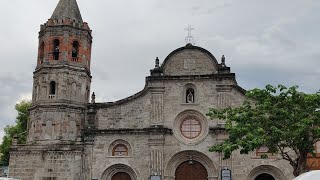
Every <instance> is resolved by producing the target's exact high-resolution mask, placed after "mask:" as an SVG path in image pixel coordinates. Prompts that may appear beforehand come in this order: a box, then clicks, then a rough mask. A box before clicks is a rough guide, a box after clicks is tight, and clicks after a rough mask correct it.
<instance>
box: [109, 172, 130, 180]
mask: <svg viewBox="0 0 320 180" xmlns="http://www.w3.org/2000/svg"><path fill="white" fill-rule="evenodd" d="M111 180H131V177H130V175H129V174H127V173H125V172H118V173H116V174H115V175H113V176H112V178H111Z"/></svg>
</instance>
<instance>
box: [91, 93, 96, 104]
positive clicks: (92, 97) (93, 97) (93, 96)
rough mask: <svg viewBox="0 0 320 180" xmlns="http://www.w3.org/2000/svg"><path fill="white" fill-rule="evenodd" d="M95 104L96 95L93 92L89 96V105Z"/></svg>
mask: <svg viewBox="0 0 320 180" xmlns="http://www.w3.org/2000/svg"><path fill="white" fill-rule="evenodd" d="M95 102H96V95H95V94H94V92H93V93H92V95H91V103H95Z"/></svg>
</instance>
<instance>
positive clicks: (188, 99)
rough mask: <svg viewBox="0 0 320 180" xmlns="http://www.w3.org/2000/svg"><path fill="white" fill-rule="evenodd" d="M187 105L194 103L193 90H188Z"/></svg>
mask: <svg viewBox="0 0 320 180" xmlns="http://www.w3.org/2000/svg"><path fill="white" fill-rule="evenodd" d="M186 99H187V103H194V90H193V89H192V88H189V89H188V90H187V97H186Z"/></svg>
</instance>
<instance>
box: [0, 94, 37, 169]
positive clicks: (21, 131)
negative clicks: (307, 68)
mask: <svg viewBox="0 0 320 180" xmlns="http://www.w3.org/2000/svg"><path fill="white" fill-rule="evenodd" d="M30 105H31V102H30V101H26V100H23V101H21V102H19V103H18V104H16V106H15V109H16V110H17V112H18V115H17V117H16V124H15V125H12V126H6V127H5V129H4V131H5V135H4V137H3V139H2V140H3V141H2V144H0V152H1V156H0V166H7V165H8V164H9V150H10V147H11V144H12V139H13V138H14V137H15V136H16V137H18V143H19V144H25V143H26V138H27V133H26V131H27V125H28V120H29V111H28V109H29V107H30Z"/></svg>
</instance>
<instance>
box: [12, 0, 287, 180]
mask: <svg viewBox="0 0 320 180" xmlns="http://www.w3.org/2000/svg"><path fill="white" fill-rule="evenodd" d="M69 3H71V4H69ZM75 6H76V1H75V0H73V1H64V0H61V1H60V3H59V5H58V7H57V9H56V11H55V13H54V15H53V17H58V16H59V17H58V18H53V19H50V20H49V21H48V22H47V23H46V24H44V25H42V26H41V30H40V33H39V58H38V60H37V61H38V63H37V67H36V70H35V72H34V85H33V96H32V97H33V98H32V107H31V109H30V121H29V124H28V144H27V145H14V146H13V147H12V149H11V152H10V155H11V158H10V176H13V177H16V178H20V179H23V180H30V179H35V180H49V179H50V180H92V179H99V180H110V179H111V178H112V176H113V175H114V174H116V173H118V172H124V173H127V174H128V175H129V176H130V177H131V179H133V180H148V179H150V176H159V177H161V179H164V180H173V179H175V172H176V169H177V168H178V166H179V165H180V164H182V163H183V162H186V161H188V162H190V165H192V163H194V162H195V163H201V165H203V167H204V168H205V169H206V171H207V174H208V179H211V180H213V179H214V180H218V179H220V178H219V177H220V172H221V170H222V169H223V168H225V167H227V168H229V169H230V170H231V173H232V179H234V180H254V179H255V178H256V177H257V176H258V175H259V174H262V173H268V174H270V175H272V176H273V177H274V178H275V179H277V180H289V179H291V178H292V168H291V167H290V165H289V164H288V163H287V162H286V161H284V160H281V158H280V157H278V156H277V155H275V156H272V157H271V158H270V159H267V160H265V159H260V157H259V156H256V153H255V152H252V153H250V154H248V155H240V153H239V152H235V153H233V155H232V158H231V159H229V160H223V159H222V156H221V154H219V153H211V152H209V151H208V149H209V148H210V147H211V146H212V145H214V144H216V143H219V142H221V141H223V140H224V139H226V138H227V137H228V135H227V134H226V132H225V131H224V130H223V126H224V124H223V122H222V121H219V120H217V119H215V120H209V118H208V117H207V116H206V115H205V114H206V113H207V112H208V110H209V107H213V108H225V107H229V106H232V107H236V106H239V105H240V104H241V103H242V102H243V101H244V99H245V96H244V94H245V90H244V89H242V88H241V87H240V86H238V84H237V82H236V79H235V74H234V73H231V72H230V67H227V66H226V65H225V64H224V63H222V64H219V63H218V62H217V60H216V58H215V57H214V56H213V55H212V54H211V53H210V52H209V51H207V50H205V49H203V48H200V47H197V46H192V45H190V44H188V45H187V46H185V47H181V48H179V49H177V50H175V51H173V52H172V53H170V54H169V55H168V57H167V58H166V59H165V60H164V62H163V64H162V66H161V67H159V65H158V64H156V67H155V68H154V69H152V70H151V76H149V77H147V78H146V85H145V88H144V89H143V90H142V91H141V92H138V93H137V94H135V95H133V96H130V97H128V98H125V99H122V100H119V101H116V102H109V103H96V102H95V101H94V100H92V103H89V96H90V84H91V74H90V62H91V43H92V37H91V30H90V28H89V27H88V25H87V24H86V23H82V19H81V15H80V12H79V14H78V15H77V13H78V8H77V7H75ZM65 8H67V9H69V10H71V11H72V12H73V13H76V15H68V13H69V12H68V13H67V14H66V16H72V17H65V16H64V15H65V13H66V12H67V11H65V10H66V9H65ZM60 16H61V17H60ZM73 17H74V18H76V19H78V20H79V21H81V22H80V23H79V22H73V21H70V18H71V19H72V18H73ZM55 41H59V58H58V60H54V57H53V50H54V47H55V46H56V45H54V43H53V42H55ZM75 41H76V42H77V43H79V44H80V46H77V48H78V49H77V53H78V54H77V55H78V56H77V57H76V58H75V57H72V50H73V48H74V42H75ZM157 63H158V62H157ZM52 82H54V83H53V84H54V85H53V84H52ZM52 87H54V88H52ZM190 89H191V91H190ZM190 93H191V94H190ZM187 96H189V97H188V98H187ZM190 97H191V98H190ZM185 120H187V121H185ZM188 120H190V121H188ZM185 122H192V123H193V124H192V123H191V124H187V125H186V124H184V123H185ZM189 125H190V127H191V126H192V127H193V128H192V129H191V128H189ZM182 131H183V132H182ZM188 134H189V136H188ZM191 135H192V137H191ZM117 148H119V149H117Z"/></svg>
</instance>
